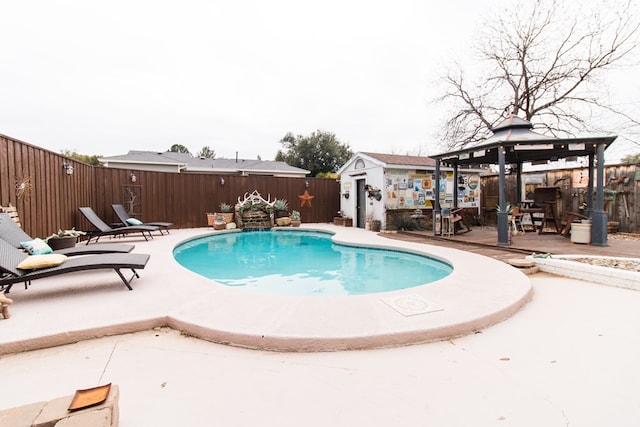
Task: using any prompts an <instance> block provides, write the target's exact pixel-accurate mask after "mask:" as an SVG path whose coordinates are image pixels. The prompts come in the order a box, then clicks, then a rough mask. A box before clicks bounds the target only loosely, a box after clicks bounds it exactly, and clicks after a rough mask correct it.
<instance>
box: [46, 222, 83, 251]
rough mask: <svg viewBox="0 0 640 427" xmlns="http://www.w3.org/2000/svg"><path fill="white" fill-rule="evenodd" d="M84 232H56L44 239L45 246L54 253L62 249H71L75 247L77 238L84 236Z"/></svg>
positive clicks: (73, 229) (74, 230) (72, 230)
mask: <svg viewBox="0 0 640 427" xmlns="http://www.w3.org/2000/svg"><path fill="white" fill-rule="evenodd" d="M85 234H87V233H85V232H84V231H78V230H76V229H75V228H72V229H71V230H58V232H57V233H53V234H52V235H51V236H49V237H47V238H46V239H44V241H45V242H47V245H49V247H51V249H53V250H54V251H56V250H58V249H64V248H72V247H74V246H75V245H76V243H77V241H78V237H79V236H84V235H85Z"/></svg>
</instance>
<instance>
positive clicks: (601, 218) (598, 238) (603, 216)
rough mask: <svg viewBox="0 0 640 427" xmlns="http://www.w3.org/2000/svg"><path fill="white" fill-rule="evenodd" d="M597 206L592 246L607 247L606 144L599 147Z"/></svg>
mask: <svg viewBox="0 0 640 427" xmlns="http://www.w3.org/2000/svg"><path fill="white" fill-rule="evenodd" d="M597 156H598V158H597V165H598V173H597V176H596V180H597V184H596V206H595V209H594V210H593V212H592V213H591V244H592V245H594V246H607V221H608V218H607V213H606V212H605V211H604V144H598V147H597Z"/></svg>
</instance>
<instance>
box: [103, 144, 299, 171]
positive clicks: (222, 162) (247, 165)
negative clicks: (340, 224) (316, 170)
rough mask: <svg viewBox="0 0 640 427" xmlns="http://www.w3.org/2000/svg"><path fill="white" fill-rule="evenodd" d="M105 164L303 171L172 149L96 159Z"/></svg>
mask: <svg viewBox="0 0 640 427" xmlns="http://www.w3.org/2000/svg"><path fill="white" fill-rule="evenodd" d="M99 160H100V161H101V162H102V163H104V164H105V166H107V167H109V166H111V167H117V166H116V165H127V166H128V167H131V166H132V165H135V164H137V165H145V164H148V165H167V166H177V167H178V168H179V169H180V170H183V171H185V172H210V173H238V174H243V173H245V174H265V175H266V174H269V175H278V174H286V175H292V174H295V175H303V176H304V175H307V174H308V173H309V171H308V170H306V169H301V168H297V167H294V166H290V165H288V164H286V163H285V162H278V161H274V160H249V159H210V158H203V157H193V156H192V155H191V154H189V153H175V152H170V151H165V152H155V151H138V150H130V151H129V152H128V153H127V154H123V155H118V156H110V157H102V158H100V159H99Z"/></svg>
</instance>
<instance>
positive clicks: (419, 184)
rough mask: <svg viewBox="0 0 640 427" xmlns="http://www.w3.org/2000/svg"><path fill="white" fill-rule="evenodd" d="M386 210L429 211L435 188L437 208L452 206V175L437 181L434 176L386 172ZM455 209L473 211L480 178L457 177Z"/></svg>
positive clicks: (478, 191) (477, 200)
mask: <svg viewBox="0 0 640 427" xmlns="http://www.w3.org/2000/svg"><path fill="white" fill-rule="evenodd" d="M384 182H385V186H386V193H387V198H386V208H387V209H433V207H434V201H435V186H436V185H438V186H439V191H440V204H441V206H444V207H451V206H453V190H454V188H455V185H456V183H454V180H453V172H443V173H441V178H440V180H436V177H435V174H429V173H427V174H416V173H409V172H407V171H402V170H398V171H387V172H386V173H385V180H384ZM457 187H458V188H457V189H458V206H460V207H477V206H479V203H480V176H479V175H478V174H473V175H466V174H465V175H462V174H461V175H459V176H458V183H457Z"/></svg>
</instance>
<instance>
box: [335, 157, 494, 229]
mask: <svg viewBox="0 0 640 427" xmlns="http://www.w3.org/2000/svg"><path fill="white" fill-rule="evenodd" d="M435 164H436V163H435V160H434V159H432V158H430V157H422V156H402V155H396V154H382V153H367V152H358V153H356V154H354V155H353V157H351V158H350V159H349V160H348V161H347V162H346V163H345V164H344V165H343V166H342V168H340V170H339V171H338V173H339V174H340V193H341V197H340V209H341V211H342V215H343V216H345V217H347V218H353V226H354V227H360V228H364V227H365V224H366V222H367V221H369V220H378V221H380V224H381V226H382V228H388V227H387V224H386V221H387V213H388V211H390V210H394V211H402V210H405V211H406V210H412V211H415V210H416V209H420V210H421V211H423V210H429V211H430V210H432V209H433V208H434V204H435V191H434V188H435V185H440V206H441V207H453V206H454V203H453V197H454V188H455V189H456V190H457V195H458V203H457V207H461V208H473V209H476V210H477V213H478V214H479V213H480V173H481V172H482V170H481V169H469V170H461V171H459V173H458V177H457V181H458V182H457V184H456V183H454V173H453V169H451V168H441V170H440V179H439V180H436V176H435ZM454 184H456V185H455V187H454ZM425 213H426V212H425Z"/></svg>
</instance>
